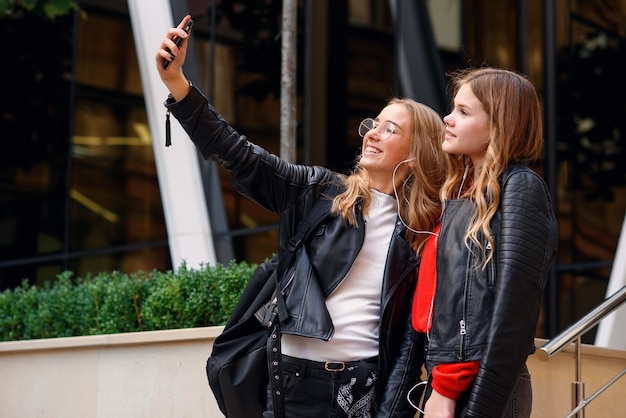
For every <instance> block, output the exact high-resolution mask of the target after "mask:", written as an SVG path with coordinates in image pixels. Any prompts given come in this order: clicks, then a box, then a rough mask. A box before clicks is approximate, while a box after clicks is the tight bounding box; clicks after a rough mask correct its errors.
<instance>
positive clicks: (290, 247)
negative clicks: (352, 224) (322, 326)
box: [275, 186, 332, 321]
mask: <svg viewBox="0 0 626 418" xmlns="http://www.w3.org/2000/svg"><path fill="white" fill-rule="evenodd" d="M331 187H332V186H331ZM331 205H332V199H331V198H329V197H326V196H321V197H320V198H319V199H318V200H317V202H315V205H314V206H313V207H312V208H311V210H310V211H309V212H308V213H307V214H306V216H305V217H304V219H303V220H302V221H301V222H300V225H298V230H297V231H296V233H295V234H294V235H293V236H292V237H291V238H290V239H289V242H288V243H287V247H286V251H285V253H284V254H283V255H282V256H281V257H280V259H279V261H278V266H277V267H276V270H275V274H276V292H275V295H276V304H277V313H278V319H279V321H284V320H286V319H287V316H288V315H287V306H286V304H285V298H284V293H285V290H286V289H287V287H289V285H290V284H291V281H288V282H287V283H286V284H285V285H283V283H282V280H284V277H283V276H284V273H285V271H286V270H287V268H288V267H289V265H290V264H291V262H292V261H293V259H294V257H295V254H296V250H297V249H298V248H299V247H300V246H301V245H302V244H303V243H304V242H306V240H307V239H308V238H309V236H310V235H311V232H312V231H313V230H314V228H315V227H316V226H317V225H318V224H319V223H320V222H321V221H322V220H323V219H324V218H325V217H326V216H328V214H329V213H330V207H331Z"/></svg>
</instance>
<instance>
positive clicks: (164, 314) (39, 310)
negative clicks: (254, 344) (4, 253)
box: [0, 262, 256, 341]
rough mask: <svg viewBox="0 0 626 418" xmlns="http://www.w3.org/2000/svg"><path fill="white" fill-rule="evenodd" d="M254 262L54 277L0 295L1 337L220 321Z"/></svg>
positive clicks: (223, 320) (110, 331)
mask: <svg viewBox="0 0 626 418" xmlns="http://www.w3.org/2000/svg"><path fill="white" fill-rule="evenodd" d="M255 268H256V264H251V265H249V264H247V263H246V262H241V263H236V262H231V263H230V265H228V266H224V265H221V264H217V265H215V266H208V265H202V266H201V267H200V268H198V269H192V268H188V267H187V265H186V264H183V265H181V267H180V268H179V269H178V271H176V273H174V272H172V271H167V272H159V271H156V270H155V271H153V272H151V273H145V272H138V273H132V274H123V273H120V272H112V273H99V274H98V275H97V276H95V277H91V276H89V277H86V278H73V273H72V272H65V273H62V274H60V275H59V276H57V279H56V280H55V281H54V282H52V283H47V284H46V285H45V286H43V287H37V286H31V285H28V283H27V281H24V282H23V283H22V285H21V286H19V287H17V288H15V289H13V290H6V291H4V292H2V293H0V341H15V340H29V339H37V338H58V337H70V336H78V335H97V334H113V333H120V332H135V331H153V330H162V329H174V328H193V327H203V326H210V325H224V324H225V323H226V321H227V320H228V317H229V316H230V313H231V312H232V311H233V309H234V308H235V304H236V303H237V300H238V299H239V297H240V295H241V292H242V291H243V289H244V287H245V285H246V284H247V283H248V280H249V278H250V276H251V275H252V273H253V272H254V269H255Z"/></svg>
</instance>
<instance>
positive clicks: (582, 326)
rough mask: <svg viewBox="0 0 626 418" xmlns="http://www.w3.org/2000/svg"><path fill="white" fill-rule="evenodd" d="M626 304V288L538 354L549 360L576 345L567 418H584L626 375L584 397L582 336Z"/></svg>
mask: <svg viewBox="0 0 626 418" xmlns="http://www.w3.org/2000/svg"><path fill="white" fill-rule="evenodd" d="M624 302H626V286H624V287H622V288H621V289H620V290H618V291H617V292H615V293H614V294H613V295H612V296H611V297H609V298H607V299H605V300H604V302H602V303H601V304H600V305H598V306H597V307H596V308H595V309H593V310H592V311H591V312H589V313H588V314H587V315H585V316H584V317H582V318H581V319H580V320H578V321H577V322H576V323H574V324H573V325H571V326H570V327H569V328H567V329H566V330H564V331H563V332H561V333H560V334H559V335H557V336H556V337H554V338H552V339H551V340H550V341H549V342H547V343H546V344H545V345H544V346H543V347H541V348H540V349H539V350H538V351H537V354H538V355H539V357H540V358H541V359H542V360H549V359H550V358H552V357H553V356H555V355H556V354H557V353H559V352H560V351H561V350H563V349H564V348H565V347H567V346H568V345H570V344H571V343H572V342H575V343H576V344H575V358H576V371H575V378H576V380H575V381H574V382H573V383H572V407H573V408H574V409H572V411H571V412H570V413H569V414H568V415H567V416H566V417H565V418H570V417H573V416H576V417H578V418H583V417H584V409H585V407H586V406H587V405H589V403H590V402H591V401H593V400H594V399H595V398H596V397H598V395H600V394H601V393H602V392H604V391H605V390H606V389H607V388H608V387H610V386H611V385H612V384H613V383H615V382H616V381H617V380H619V379H620V378H621V377H622V376H623V375H624V374H626V369H624V370H622V371H621V372H619V373H618V374H617V375H616V376H615V377H613V378H612V379H610V380H609V381H608V382H607V383H606V384H605V385H604V386H602V387H601V388H600V389H598V390H597V391H596V392H594V393H593V394H592V395H591V396H589V397H588V398H585V397H584V384H583V382H582V381H581V362H582V353H581V336H583V335H584V334H585V333H587V332H588V331H589V330H591V329H592V328H593V327H594V326H596V325H597V324H598V322H600V320H601V319H603V318H604V317H605V316H607V315H608V314H610V313H611V312H613V311H614V310H615V309H617V308H619V307H620V306H621V305H622V304H623V303H624ZM581 411H582V412H581Z"/></svg>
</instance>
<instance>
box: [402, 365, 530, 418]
mask: <svg viewBox="0 0 626 418" xmlns="http://www.w3.org/2000/svg"><path fill="white" fill-rule="evenodd" d="M431 393H432V386H430V382H429V385H428V387H427V389H426V393H425V396H424V398H423V399H421V400H420V405H419V407H420V408H423V407H424V402H425V400H426V399H428V397H429V396H430V394H431ZM470 394H471V387H470V390H467V391H465V392H463V393H462V394H461V396H460V397H459V399H457V401H456V410H455V413H454V417H455V418H462V417H464V416H465V410H466V408H467V402H468V401H469V397H470ZM417 397H418V398H419V395H418V396H417ZM414 401H415V402H416V403H417V402H418V399H414ZM532 405H533V389H532V385H531V381H530V374H529V373H528V368H527V367H526V365H524V368H523V369H522V373H521V374H520V377H519V378H518V379H517V383H516V384H515V387H514V388H513V393H512V394H511V398H510V399H509V402H508V404H507V405H506V409H505V411H504V412H503V414H502V418H529V417H530V412H531V410H532ZM416 417H419V418H421V417H422V414H419V413H418V414H416Z"/></svg>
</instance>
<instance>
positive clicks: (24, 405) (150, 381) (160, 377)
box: [0, 327, 626, 418]
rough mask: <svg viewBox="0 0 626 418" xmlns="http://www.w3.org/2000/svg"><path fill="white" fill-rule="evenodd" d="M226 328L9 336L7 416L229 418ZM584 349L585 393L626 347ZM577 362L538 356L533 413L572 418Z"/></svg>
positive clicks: (615, 399) (602, 405) (603, 402)
mask: <svg viewBox="0 0 626 418" xmlns="http://www.w3.org/2000/svg"><path fill="white" fill-rule="evenodd" d="M221 331H222V327H206V328H191V329H177V330H169V331H150V332H136V333H127V334H111V335H97V336H87V337H71V338H54V339H43V340H29V341H14V342H4V343H0V417H1V418H35V417H37V418H59V417H63V418H112V417H115V418H174V417H176V418H179V417H184V418H196V417H197V418H217V417H223V415H222V414H221V413H220V411H219V409H218V407H217V404H216V403H215V399H214V398H213V394H212V392H211V390H210V388H209V384H208V382H207V378H206V374H205V365H206V360H207V358H208V357H209V354H210V352H211V347H212V346H213V341H214V340H215V338H216V337H217V336H218V335H219V334H220V332H221ZM544 344H545V340H537V342H536V345H537V347H541V346H542V345H544ZM582 352H583V360H582V381H583V382H584V383H585V387H586V396H590V395H591V394H592V393H593V392H595V391H596V390H597V389H598V388H600V387H601V386H602V385H604V384H605V383H606V382H607V381H608V380H610V379H611V378H612V377H613V376H615V375H616V374H617V373H618V372H619V371H620V370H622V369H624V368H625V367H626V351H622V350H607V349H602V348H597V347H593V346H583V350H582ZM574 367H575V358H574V354H573V348H570V347H568V348H566V349H565V350H564V351H563V352H562V353H559V354H558V355H556V356H555V357H554V358H552V359H551V360H549V361H542V360H540V359H539V357H538V356H531V357H530V358H529V361H528V368H529V370H530V372H531V375H532V379H533V393H534V405H533V413H532V418H554V417H563V416H565V415H567V413H568V412H569V411H570V410H571V409H572V406H571V399H572V397H571V393H572V392H571V384H572V382H573V380H574V370H575V368H574ZM624 393H626V378H622V379H620V380H619V381H617V382H616V383H615V384H614V385H613V386H612V387H611V388H609V389H607V391H606V392H604V393H603V394H602V395H600V396H599V397H598V398H597V399H596V400H594V401H593V402H592V403H591V404H589V406H588V407H587V409H586V417H587V418H595V417H602V418H604V417H617V416H622V415H620V414H622V413H623V397H624ZM243 396H245V394H244V395H243ZM238 418H239V417H238ZM241 418H244V417H241ZM320 418H322V417H320Z"/></svg>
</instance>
